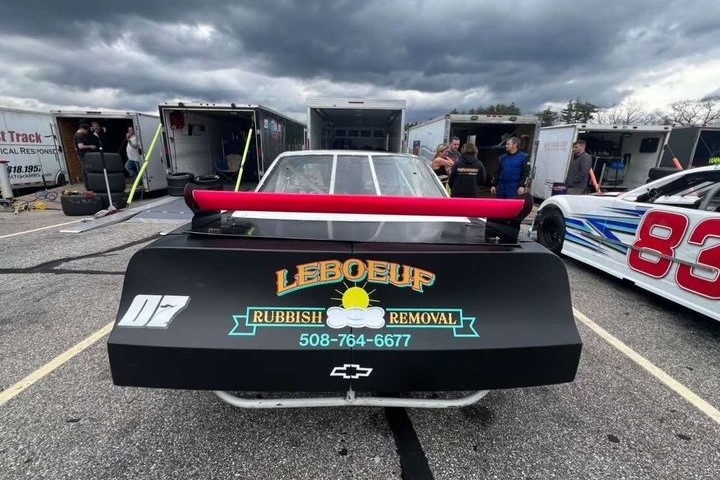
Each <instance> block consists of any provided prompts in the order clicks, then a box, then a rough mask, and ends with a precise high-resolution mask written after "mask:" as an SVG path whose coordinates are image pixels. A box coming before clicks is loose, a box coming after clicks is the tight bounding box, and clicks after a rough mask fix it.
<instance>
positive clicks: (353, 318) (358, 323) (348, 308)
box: [327, 282, 385, 329]
mask: <svg viewBox="0 0 720 480" xmlns="http://www.w3.org/2000/svg"><path fill="white" fill-rule="evenodd" d="M343 285H345V291H344V292H341V291H340V290H335V291H336V292H337V293H339V294H340V295H342V297H341V298H337V297H334V298H332V300H340V302H341V304H342V307H330V308H328V309H327V326H328V327H330V328H345V327H353V328H363V327H364V328H375V329H377V328H382V327H383V326H385V310H384V309H383V308H381V307H372V306H370V303H371V302H377V301H378V300H373V299H371V298H370V295H372V293H373V292H375V290H371V291H370V292H368V291H366V290H365V287H366V286H367V283H365V285H363V286H362V287H358V286H352V287H348V286H347V285H346V284H345V282H343Z"/></svg>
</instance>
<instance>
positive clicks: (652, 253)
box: [627, 210, 720, 300]
mask: <svg viewBox="0 0 720 480" xmlns="http://www.w3.org/2000/svg"><path fill="white" fill-rule="evenodd" d="M688 224H689V220H688V217H686V216H685V215H683V214H680V213H674V212H664V211H661V210H653V211H651V212H649V213H648V214H647V215H646V216H645V218H643V220H642V222H641V223H640V226H639V227H638V231H637V238H636V239H635V242H634V243H633V245H632V248H631V249H630V251H629V252H628V257H627V262H628V266H629V267H630V268H631V269H633V270H635V271H637V272H640V273H642V274H644V275H648V276H650V277H653V278H658V279H660V278H664V277H665V276H666V275H667V274H668V273H669V272H670V268H671V267H672V263H673V259H674V257H675V250H676V249H677V248H678V247H679V246H680V245H681V244H682V242H683V240H684V241H685V242H687V243H688V244H690V245H696V246H698V247H702V246H703V245H705V244H706V243H707V242H708V240H709V239H711V238H717V239H720V218H708V219H705V220H703V221H701V222H700V223H698V224H697V226H696V227H695V228H694V229H693V230H692V232H691V233H690V235H689V236H688V237H687V238H685V234H686V233H687V230H688ZM694 263H695V264H697V265H702V267H705V268H703V269H702V270H704V272H703V273H704V274H702V275H699V274H698V273H699V272H698V271H696V270H699V269H698V268H697V267H694V266H692V265H688V264H686V263H680V264H679V265H678V268H677V272H676V274H675V282H676V283H677V284H678V286H679V287H680V288H682V289H684V290H687V291H689V292H692V293H695V294H698V295H702V296H703V297H707V298H711V299H714V300H717V299H720V243H716V244H715V245H712V246H708V247H706V248H701V249H700V251H699V252H698V254H697V258H696V259H695V260H694ZM708 272H709V273H708Z"/></svg>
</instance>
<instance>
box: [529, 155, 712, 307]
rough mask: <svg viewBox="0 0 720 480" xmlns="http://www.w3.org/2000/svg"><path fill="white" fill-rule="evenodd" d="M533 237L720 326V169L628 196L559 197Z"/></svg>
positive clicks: (543, 212)
mask: <svg viewBox="0 0 720 480" xmlns="http://www.w3.org/2000/svg"><path fill="white" fill-rule="evenodd" d="M531 233H532V234H533V235H534V238H535V239H536V240H537V241H538V242H540V243H541V244H542V245H544V246H545V247H547V248H548V249H550V250H552V251H553V252H555V253H562V254H564V255H567V256H568V257H572V258H574V259H576V260H579V261H581V262H583V263H586V264H588V265H591V266H593V267H596V268H599V269H601V270H603V271H605V272H608V273H610V274H611V275H614V276H616V277H619V278H624V279H627V280H630V281H632V282H634V283H635V284H636V285H638V286H639V287H641V288H644V289H646V290H649V291H651V292H653V293H656V294H658V295H661V296H663V297H665V298H668V299H670V300H672V301H674V302H677V303H679V304H680V305H684V306H686V307H688V308H690V309H692V310H695V311H697V312H700V313H702V314H704V315H708V316H709V317H712V318H714V319H715V320H720V165H715V166H708V167H700V168H694V169H691V170H682V171H678V172H677V173H674V174H671V175H669V176H667V177H664V178H661V179H659V180H655V181H653V182H651V183H648V184H647V185H644V186H642V187H639V188H636V189H634V190H631V191H629V192H624V193H605V194H594V195H557V196H553V197H551V198H548V199H547V200H545V201H544V202H543V203H542V204H541V205H540V208H539V210H538V214H537V216H536V217H535V221H534V224H533V227H532V231H531Z"/></svg>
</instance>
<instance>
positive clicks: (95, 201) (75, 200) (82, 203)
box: [60, 195, 103, 217]
mask: <svg viewBox="0 0 720 480" xmlns="http://www.w3.org/2000/svg"><path fill="white" fill-rule="evenodd" d="M60 205H61V206H62V211H63V213H64V214H65V215H68V216H71V217H73V216H86V215H95V214H96V213H97V212H99V211H100V210H102V209H103V205H102V200H100V197H98V196H97V195H61V196H60Z"/></svg>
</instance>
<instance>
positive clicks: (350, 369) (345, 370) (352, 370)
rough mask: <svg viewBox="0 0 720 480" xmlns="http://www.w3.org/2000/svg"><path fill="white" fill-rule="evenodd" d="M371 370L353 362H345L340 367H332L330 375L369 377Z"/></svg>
mask: <svg viewBox="0 0 720 480" xmlns="http://www.w3.org/2000/svg"><path fill="white" fill-rule="evenodd" d="M372 371H373V369H372V368H364V367H361V366H360V365H357V364H354V363H346V364H345V365H343V366H342V367H334V368H333V369H332V372H330V376H331V377H342V378H348V379H354V378H360V377H369V376H370V374H371V373H372Z"/></svg>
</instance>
